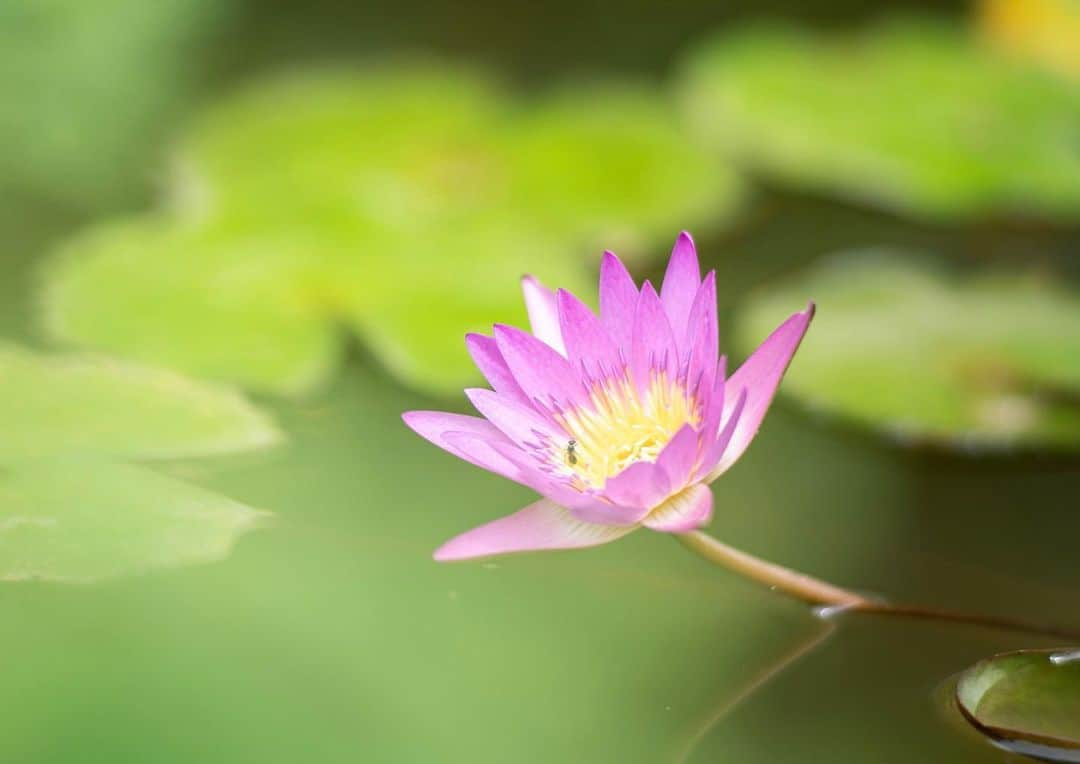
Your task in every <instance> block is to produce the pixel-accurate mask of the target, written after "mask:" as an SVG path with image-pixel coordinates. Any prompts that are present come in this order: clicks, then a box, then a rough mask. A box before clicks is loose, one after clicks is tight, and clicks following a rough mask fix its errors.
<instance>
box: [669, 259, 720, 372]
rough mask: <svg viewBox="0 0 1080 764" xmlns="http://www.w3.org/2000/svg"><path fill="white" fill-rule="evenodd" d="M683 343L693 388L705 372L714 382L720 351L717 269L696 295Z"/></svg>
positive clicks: (685, 364)
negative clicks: (713, 374) (717, 316)
mask: <svg viewBox="0 0 1080 764" xmlns="http://www.w3.org/2000/svg"><path fill="white" fill-rule="evenodd" d="M676 336H677V335H676ZM681 347H682V350H681V352H680V355H682V356H684V358H683V365H684V367H685V375H686V383H687V386H688V387H690V388H691V389H692V388H693V386H695V385H697V384H698V383H699V382H700V381H701V379H702V377H705V376H707V377H709V383H710V384H711V382H712V373H713V372H714V371H715V370H716V363H717V357H718V356H719V354H720V329H719V327H718V325H717V322H716V271H709V274H708V275H707V276H706V277H705V281H703V282H702V284H701V286H700V287H699V288H698V290H697V294H696V295H695V296H694V303H693V305H692V306H691V307H690V318H689V324H688V325H687V329H686V340H685V342H684V343H683V345H682V346H681Z"/></svg>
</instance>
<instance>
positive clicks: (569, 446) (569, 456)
mask: <svg viewBox="0 0 1080 764" xmlns="http://www.w3.org/2000/svg"><path fill="white" fill-rule="evenodd" d="M576 448H577V441H576V440H574V439H573V438H571V439H570V440H568V441H566V461H568V462H569V463H570V464H577V452H576V451H575V449H576Z"/></svg>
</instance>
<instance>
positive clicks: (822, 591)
mask: <svg viewBox="0 0 1080 764" xmlns="http://www.w3.org/2000/svg"><path fill="white" fill-rule="evenodd" d="M676 538H678V539H679V541H681V542H682V544H683V546H685V547H686V548H687V549H689V550H691V551H692V552H695V553H696V554H697V555H698V556H700V557H704V558H705V559H706V560H708V561H709V562H712V563H715V564H716V565H720V566H723V567H725V568H727V569H728V570H732V571H734V572H736V573H739V574H741V575H744V576H746V577H747V578H752V579H753V580H755V581H758V582H759V583H762V584H765V585H766V586H768V587H769V588H770V589H772V590H774V591H781V592H783V593H784V594H787V595H789V596H791V597H795V598H796V599H800V600H802V601H803V602H806V603H809V604H811V605H826V606H829V607H838V608H861V607H866V606H868V605H871V604H873V603H871V601H870V600H869V599H867V598H866V597H863V596H862V595H859V594H856V593H855V592H850V591H848V590H847V589H841V588H840V587H838V586H833V585H832V584H828V583H825V582H824V581H819V580H818V579H816V578H813V577H811V576H808V575H806V574H804V573H799V572H798V571H794V570H791V569H790V568H785V567H783V566H781V565H776V564H774V563H771V562H768V561H766V560H763V559H761V558H760V557H754V556H753V555H752V554H747V553H746V552H743V551H740V550H738V549H736V548H735V547H733V546H728V545H727V544H725V543H723V542H721V541H719V540H717V539H715V538H713V537H712V536H710V535H709V534H707V533H703V532H702V531H691V532H689V533H680V534H678V535H677V536H676Z"/></svg>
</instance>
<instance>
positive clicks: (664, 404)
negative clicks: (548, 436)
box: [555, 373, 701, 488]
mask: <svg viewBox="0 0 1080 764" xmlns="http://www.w3.org/2000/svg"><path fill="white" fill-rule="evenodd" d="M589 399H590V400H589V405H587V406H585V407H581V408H572V409H568V410H566V411H563V412H561V413H560V414H557V415H556V419H557V420H558V421H559V424H561V425H562V426H563V428H564V429H565V430H566V431H567V432H568V433H570V436H571V438H570V439H569V440H568V441H567V442H566V443H563V444H561V449H560V452H559V453H558V454H556V455H555V463H556V464H560V463H561V464H562V465H564V467H565V469H566V471H567V472H568V473H569V474H570V475H571V476H572V478H573V479H574V483H575V484H576V485H577V486H578V487H580V488H601V487H603V485H604V483H605V482H607V479H608V478H610V477H613V476H615V475H617V474H619V473H620V472H622V471H623V470H624V469H626V468H627V467H628V466H630V465H631V464H633V463H634V462H640V461H648V462H651V461H655V460H656V457H657V456H659V454H660V451H662V450H663V448H664V446H666V445H667V444H668V441H670V440H671V438H672V436H674V435H675V433H676V432H678V431H679V428H680V427H682V426H683V425H684V424H687V423H690V424H693V425H695V426H696V425H697V424H698V423H699V421H700V418H701V417H700V412H699V411H698V406H697V405H696V402H695V401H694V400H693V398H691V397H690V396H689V395H688V394H687V392H686V390H685V389H684V388H683V386H682V385H681V384H679V383H677V382H673V381H669V380H668V379H667V375H666V374H664V373H658V374H654V375H653V377H652V380H651V382H650V384H649V387H648V388H647V389H646V390H645V391H643V392H642V393H640V394H639V392H638V389H637V387H636V386H635V385H634V383H633V382H632V381H631V380H630V378H629V376H628V375H624V376H622V377H618V378H613V379H606V380H604V381H602V382H598V383H597V384H596V385H595V386H594V387H593V388H592V390H591V391H590V395H589Z"/></svg>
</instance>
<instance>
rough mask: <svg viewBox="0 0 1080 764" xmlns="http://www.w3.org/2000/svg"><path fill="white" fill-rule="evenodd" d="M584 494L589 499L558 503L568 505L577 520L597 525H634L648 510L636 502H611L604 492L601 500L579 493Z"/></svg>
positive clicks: (547, 494)
mask: <svg viewBox="0 0 1080 764" xmlns="http://www.w3.org/2000/svg"><path fill="white" fill-rule="evenodd" d="M543 493H544V495H546V496H551V497H552V498H553V499H558V497H557V496H554V495H553V494H550V493H547V492H543ZM586 496H588V497H589V498H590V499H591V500H589V501H585V500H583V498H578V499H577V500H576V501H574V500H571V501H559V502H558V503H559V504H562V505H563V506H564V507H568V508H569V510H570V514H572V515H573V516H574V517H576V518H578V519H579V520H581V521H583V522H586V523H596V524H597V525H634V524H635V523H637V522H638V521H640V520H641V518H643V517H644V516H645V515H646V514H648V512H649V508H648V507H640V506H637V505H636V504H631V505H625V506H624V505H622V504H613V503H611V497H610V496H608V495H607V494H606V493H605V494H604V499H603V500H597V498H594V497H591V496H589V495H587V494H583V495H581V497H586Z"/></svg>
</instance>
